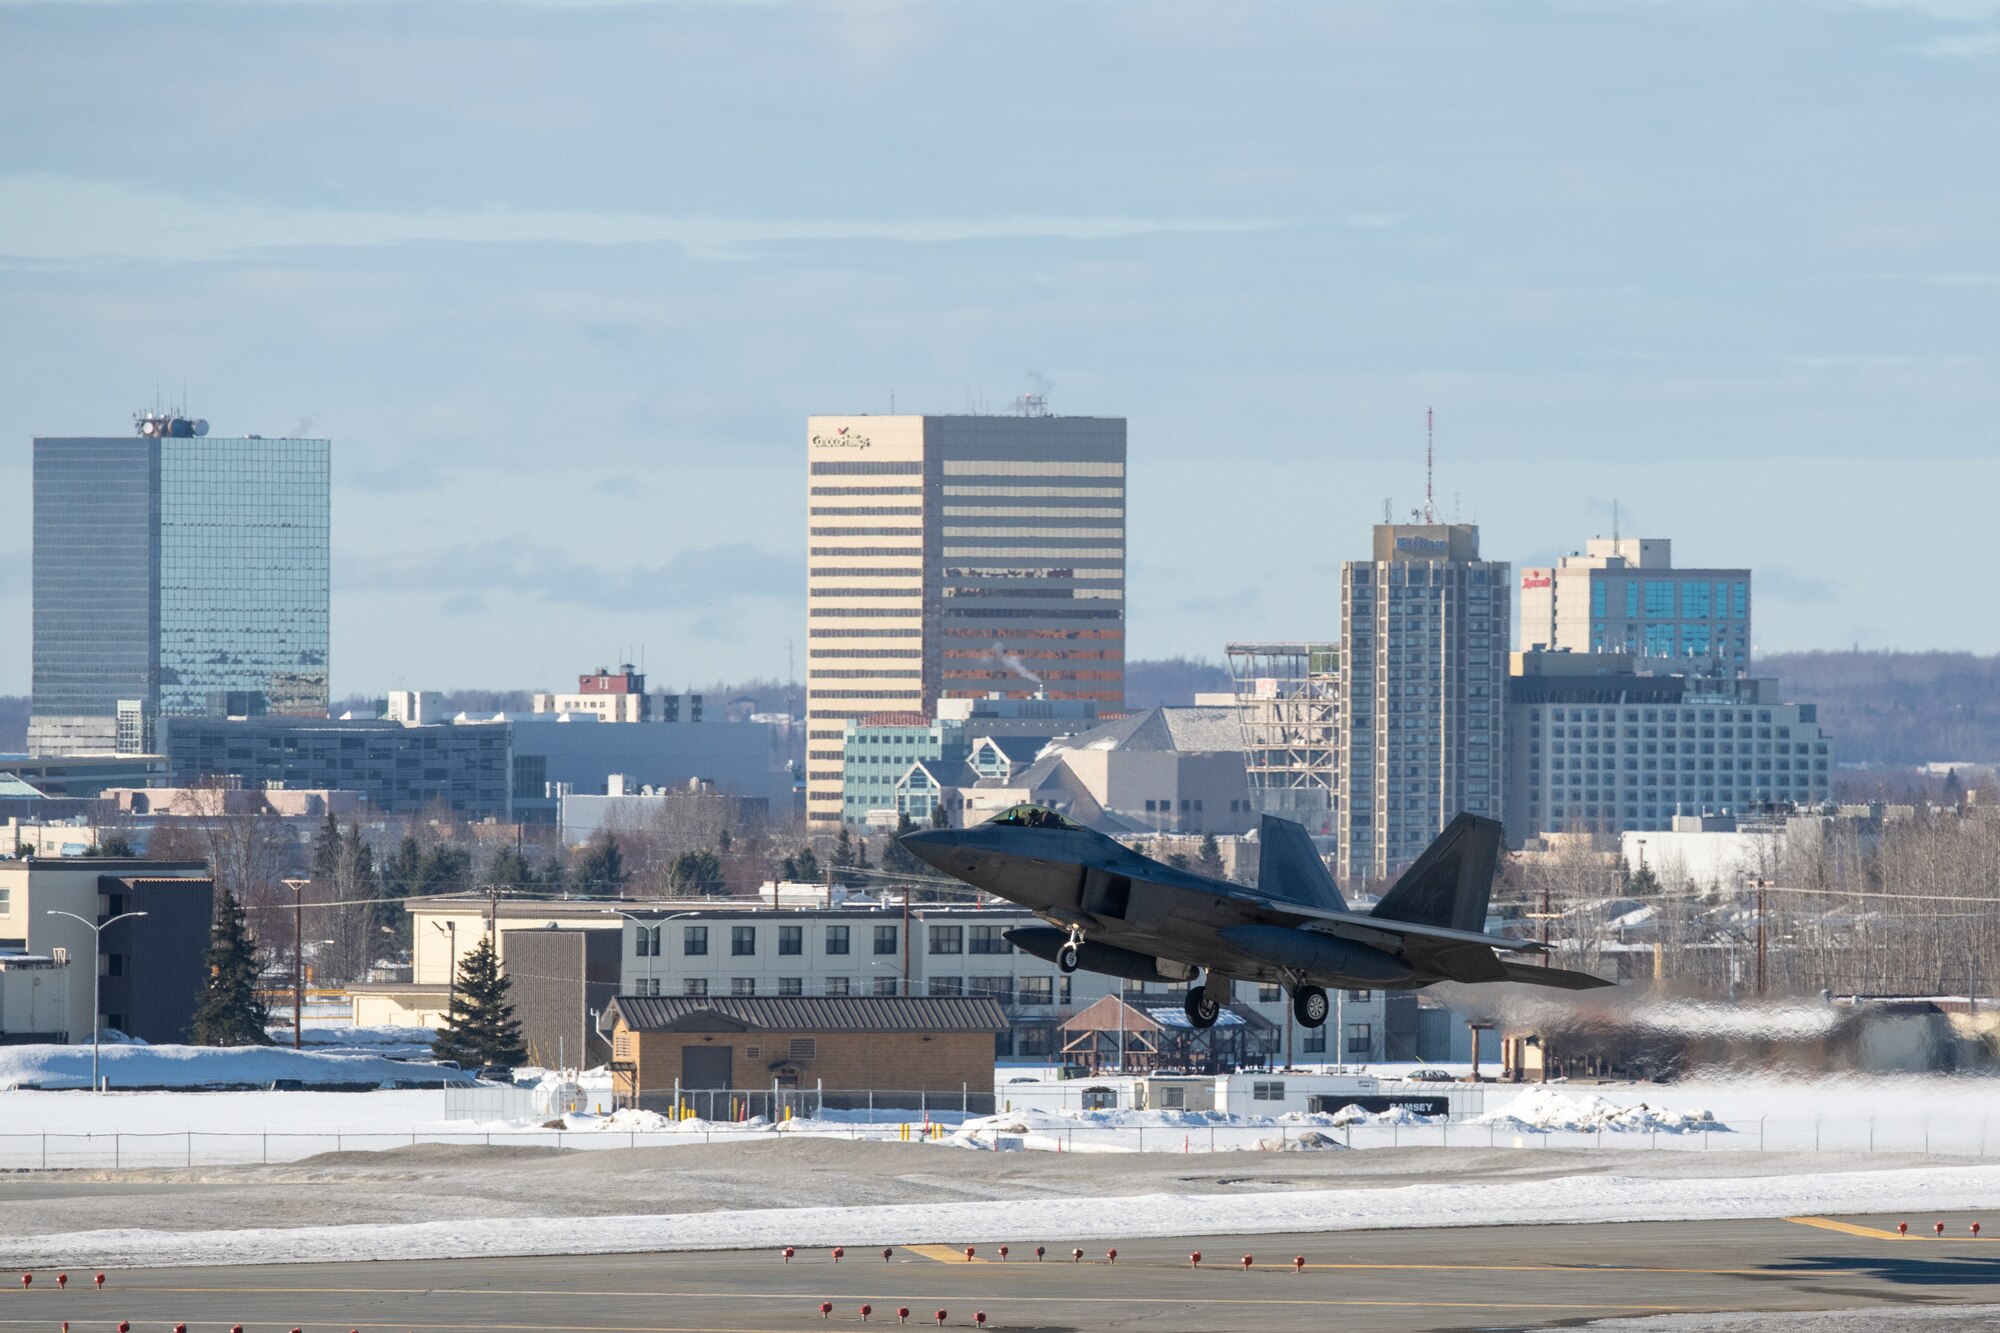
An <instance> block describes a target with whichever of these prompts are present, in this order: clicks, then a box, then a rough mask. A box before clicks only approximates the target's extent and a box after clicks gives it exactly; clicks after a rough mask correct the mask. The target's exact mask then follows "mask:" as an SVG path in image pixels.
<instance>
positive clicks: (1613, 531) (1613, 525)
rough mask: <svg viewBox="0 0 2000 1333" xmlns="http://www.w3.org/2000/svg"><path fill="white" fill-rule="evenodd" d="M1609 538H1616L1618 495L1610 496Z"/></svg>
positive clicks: (1614, 539)
mask: <svg viewBox="0 0 2000 1333" xmlns="http://www.w3.org/2000/svg"><path fill="white" fill-rule="evenodd" d="M1611 540H1612V541H1614V542H1615V541H1617V540H1618V497H1617V496H1615V495H1614V496H1612V497H1611Z"/></svg>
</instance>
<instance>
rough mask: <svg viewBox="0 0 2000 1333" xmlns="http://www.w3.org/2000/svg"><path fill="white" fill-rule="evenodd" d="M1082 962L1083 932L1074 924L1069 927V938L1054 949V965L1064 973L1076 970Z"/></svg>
mask: <svg viewBox="0 0 2000 1333" xmlns="http://www.w3.org/2000/svg"><path fill="white" fill-rule="evenodd" d="M1082 962H1083V932H1082V931H1081V930H1079V929H1077V928H1076V927H1075V926H1071V927H1070V928H1069V940H1068V941H1067V942H1066V943H1064V945H1063V947H1062V948H1060V949H1058V950H1056V966H1057V967H1058V968H1060V969H1062V971H1063V973H1064V974H1065V975H1067V974H1069V973H1071V972H1074V971H1076V969H1077V968H1078V967H1079V966H1080V965H1081V964H1082Z"/></svg>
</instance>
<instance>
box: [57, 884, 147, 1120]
mask: <svg viewBox="0 0 2000 1333" xmlns="http://www.w3.org/2000/svg"><path fill="white" fill-rule="evenodd" d="M49 915H50V916H66V917H68V918H69V919H70V920H72V921H82V922H83V924H84V925H86V926H89V927H90V1090H91V1091H92V1092H102V1091H103V1090H104V1082H103V1080H102V1079H100V1078H99V1077H98V1076H97V1043H98V1037H99V1036H100V1035H101V1034H102V1032H103V1030H104V1021H103V1006H102V1004H101V1003H100V1002H99V996H100V995H101V994H102V992H103V988H104V965H103V964H104V928H105V927H106V926H115V925H117V924H118V923H119V922H120V921H123V920H125V918H127V917H133V916H144V915H146V914H145V913H144V912H121V913H120V914H118V915H117V916H114V917H112V918H111V919H110V920H109V921H95V922H93V921H86V920H84V918H82V917H80V916H78V915H77V914H76V913H75V912H59V911H57V910H55V909H54V908H50V909H49Z"/></svg>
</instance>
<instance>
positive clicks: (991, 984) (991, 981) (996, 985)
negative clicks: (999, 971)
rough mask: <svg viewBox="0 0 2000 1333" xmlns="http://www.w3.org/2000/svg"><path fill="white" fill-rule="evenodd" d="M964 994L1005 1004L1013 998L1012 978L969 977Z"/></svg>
mask: <svg viewBox="0 0 2000 1333" xmlns="http://www.w3.org/2000/svg"><path fill="white" fill-rule="evenodd" d="M966 994H968V995H973V996H985V997H986V998H988V999H992V1000H998V1001H1000V1003H1002V1004H1007V1003H1009V1002H1010V1001H1012V999H1013V998H1014V979H1013V978H1012V977H971V978H969V979H968V980H967V981H966Z"/></svg>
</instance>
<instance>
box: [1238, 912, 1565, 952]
mask: <svg viewBox="0 0 2000 1333" xmlns="http://www.w3.org/2000/svg"><path fill="white" fill-rule="evenodd" d="M1270 907H1271V909H1272V910H1273V911H1275V912H1281V913H1284V914H1285V915H1287V916H1298V917H1307V918H1310V919H1311V920H1314V921H1324V922H1326V923H1327V925H1328V926H1330V927H1332V929H1333V933H1334V934H1336V935H1345V936H1349V937H1351V938H1354V939H1363V940H1365V939H1366V938H1367V937H1368V936H1370V935H1394V936H1397V937H1398V938H1402V939H1411V940H1430V941H1436V942H1437V943H1438V944H1483V945H1486V946H1487V947H1489V948H1493V949H1502V950H1505V951H1506V952H1508V953H1546V952H1547V951H1548V947H1549V946H1548V945H1546V944H1543V943H1542V942H1541V941H1540V940H1514V939H1509V938H1507V937H1506V936H1505V935H1487V934H1484V933H1482V932H1480V931H1476V930H1453V929H1452V928H1451V927H1449V926H1426V925H1422V924H1420V923H1418V922H1415V921H1394V920H1391V919H1390V918H1388V917H1382V916H1368V915H1365V914H1363V913H1359V912H1333V911H1327V910H1325V909H1323V908H1317V907H1307V906H1305V905H1303V904H1301V903H1292V902H1272V903H1271V904H1270Z"/></svg>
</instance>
